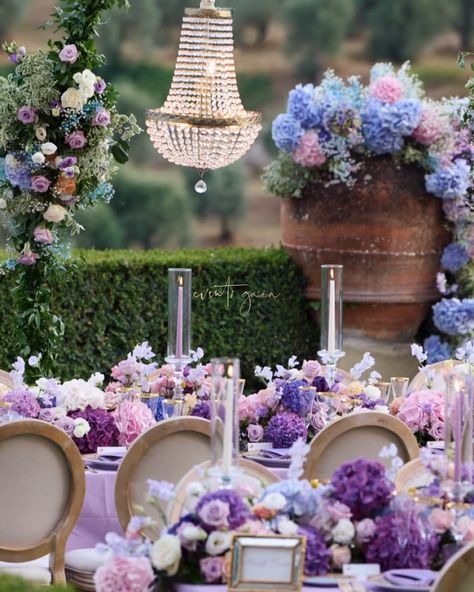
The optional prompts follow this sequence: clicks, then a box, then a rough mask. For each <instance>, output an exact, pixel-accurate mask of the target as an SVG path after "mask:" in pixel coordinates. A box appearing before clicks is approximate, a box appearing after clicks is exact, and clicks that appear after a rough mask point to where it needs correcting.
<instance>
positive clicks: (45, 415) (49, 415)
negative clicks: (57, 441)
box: [38, 407, 56, 423]
mask: <svg viewBox="0 0 474 592" xmlns="http://www.w3.org/2000/svg"><path fill="white" fill-rule="evenodd" d="M55 417H56V413H55V411H54V410H53V409H51V407H47V408H44V409H41V411H40V412H39V416H38V419H42V420H43V421H47V422H48V423H53V421H54V419H55Z"/></svg>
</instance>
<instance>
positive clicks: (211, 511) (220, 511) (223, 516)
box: [198, 499, 230, 528]
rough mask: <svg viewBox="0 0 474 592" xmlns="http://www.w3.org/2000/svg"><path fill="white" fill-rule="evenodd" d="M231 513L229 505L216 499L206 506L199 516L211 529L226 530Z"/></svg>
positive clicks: (201, 509)
mask: <svg viewBox="0 0 474 592" xmlns="http://www.w3.org/2000/svg"><path fill="white" fill-rule="evenodd" d="M229 512H230V508H229V504H226V503H225V502H223V501H221V500H218V499H216V500H211V501H209V502H207V503H206V504H204V505H203V506H202V507H201V508H200V509H199V512H198V516H199V518H200V519H201V520H202V522H203V523H204V524H206V525H207V526H209V527H211V528H226V527H227V526H228V525H227V518H228V517H229Z"/></svg>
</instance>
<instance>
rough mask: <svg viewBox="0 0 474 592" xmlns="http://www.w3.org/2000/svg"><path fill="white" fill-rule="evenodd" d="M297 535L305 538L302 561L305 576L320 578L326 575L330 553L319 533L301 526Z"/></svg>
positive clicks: (305, 525) (312, 528)
mask: <svg viewBox="0 0 474 592" xmlns="http://www.w3.org/2000/svg"><path fill="white" fill-rule="evenodd" d="M298 534H299V535H301V536H305V537H306V554H305V559H304V573H305V575H306V576H320V575H322V574H325V573H328V571H329V565H330V561H331V552H330V551H329V549H328V548H327V547H326V543H325V542H324V537H323V536H322V535H321V533H320V532H319V531H318V530H317V529H316V528H314V527H313V526H310V525H309V524H303V525H301V526H300V527H299V529H298Z"/></svg>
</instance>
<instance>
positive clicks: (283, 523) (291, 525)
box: [278, 518, 298, 536]
mask: <svg viewBox="0 0 474 592" xmlns="http://www.w3.org/2000/svg"><path fill="white" fill-rule="evenodd" d="M278 532H279V533H280V534H282V535H284V536H295V535H297V534H298V525H297V524H296V523H295V522H293V520H289V519H288V518H281V519H280V520H279V521H278Z"/></svg>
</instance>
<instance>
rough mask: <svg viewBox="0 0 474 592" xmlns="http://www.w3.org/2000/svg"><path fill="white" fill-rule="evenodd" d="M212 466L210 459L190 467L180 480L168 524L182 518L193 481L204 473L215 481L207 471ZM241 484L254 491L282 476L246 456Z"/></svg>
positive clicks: (277, 480)
mask: <svg viewBox="0 0 474 592" xmlns="http://www.w3.org/2000/svg"><path fill="white" fill-rule="evenodd" d="M210 467H211V463H210V461H206V462H204V463H201V464H200V465H197V466H195V467H193V468H192V469H190V470H189V471H188V472H187V473H186V474H185V475H184V476H183V477H182V478H181V479H180V481H179V482H178V485H177V486H176V489H175V496H174V499H173V501H172V503H170V504H169V506H168V516H167V518H168V524H175V523H176V522H178V520H179V519H180V518H181V516H182V514H183V512H186V509H185V503H186V497H187V489H188V486H189V484H190V483H192V482H193V481H202V480H203V476H202V475H204V479H205V480H209V482H211V483H212V482H213V480H214V479H213V478H212V476H210V475H209V474H208V473H207V471H208V470H209V468H210ZM239 470H240V473H241V475H240V477H239V484H240V487H242V488H248V489H249V490H252V491H257V493H258V490H263V489H265V487H267V486H268V485H272V484H273V483H278V482H279V481H280V477H278V475H276V474H275V473H274V472H273V471H271V470H270V469H267V467H264V466H263V465H261V464H259V463H257V462H255V461H253V460H249V459H246V458H241V459H240V460H239Z"/></svg>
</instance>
